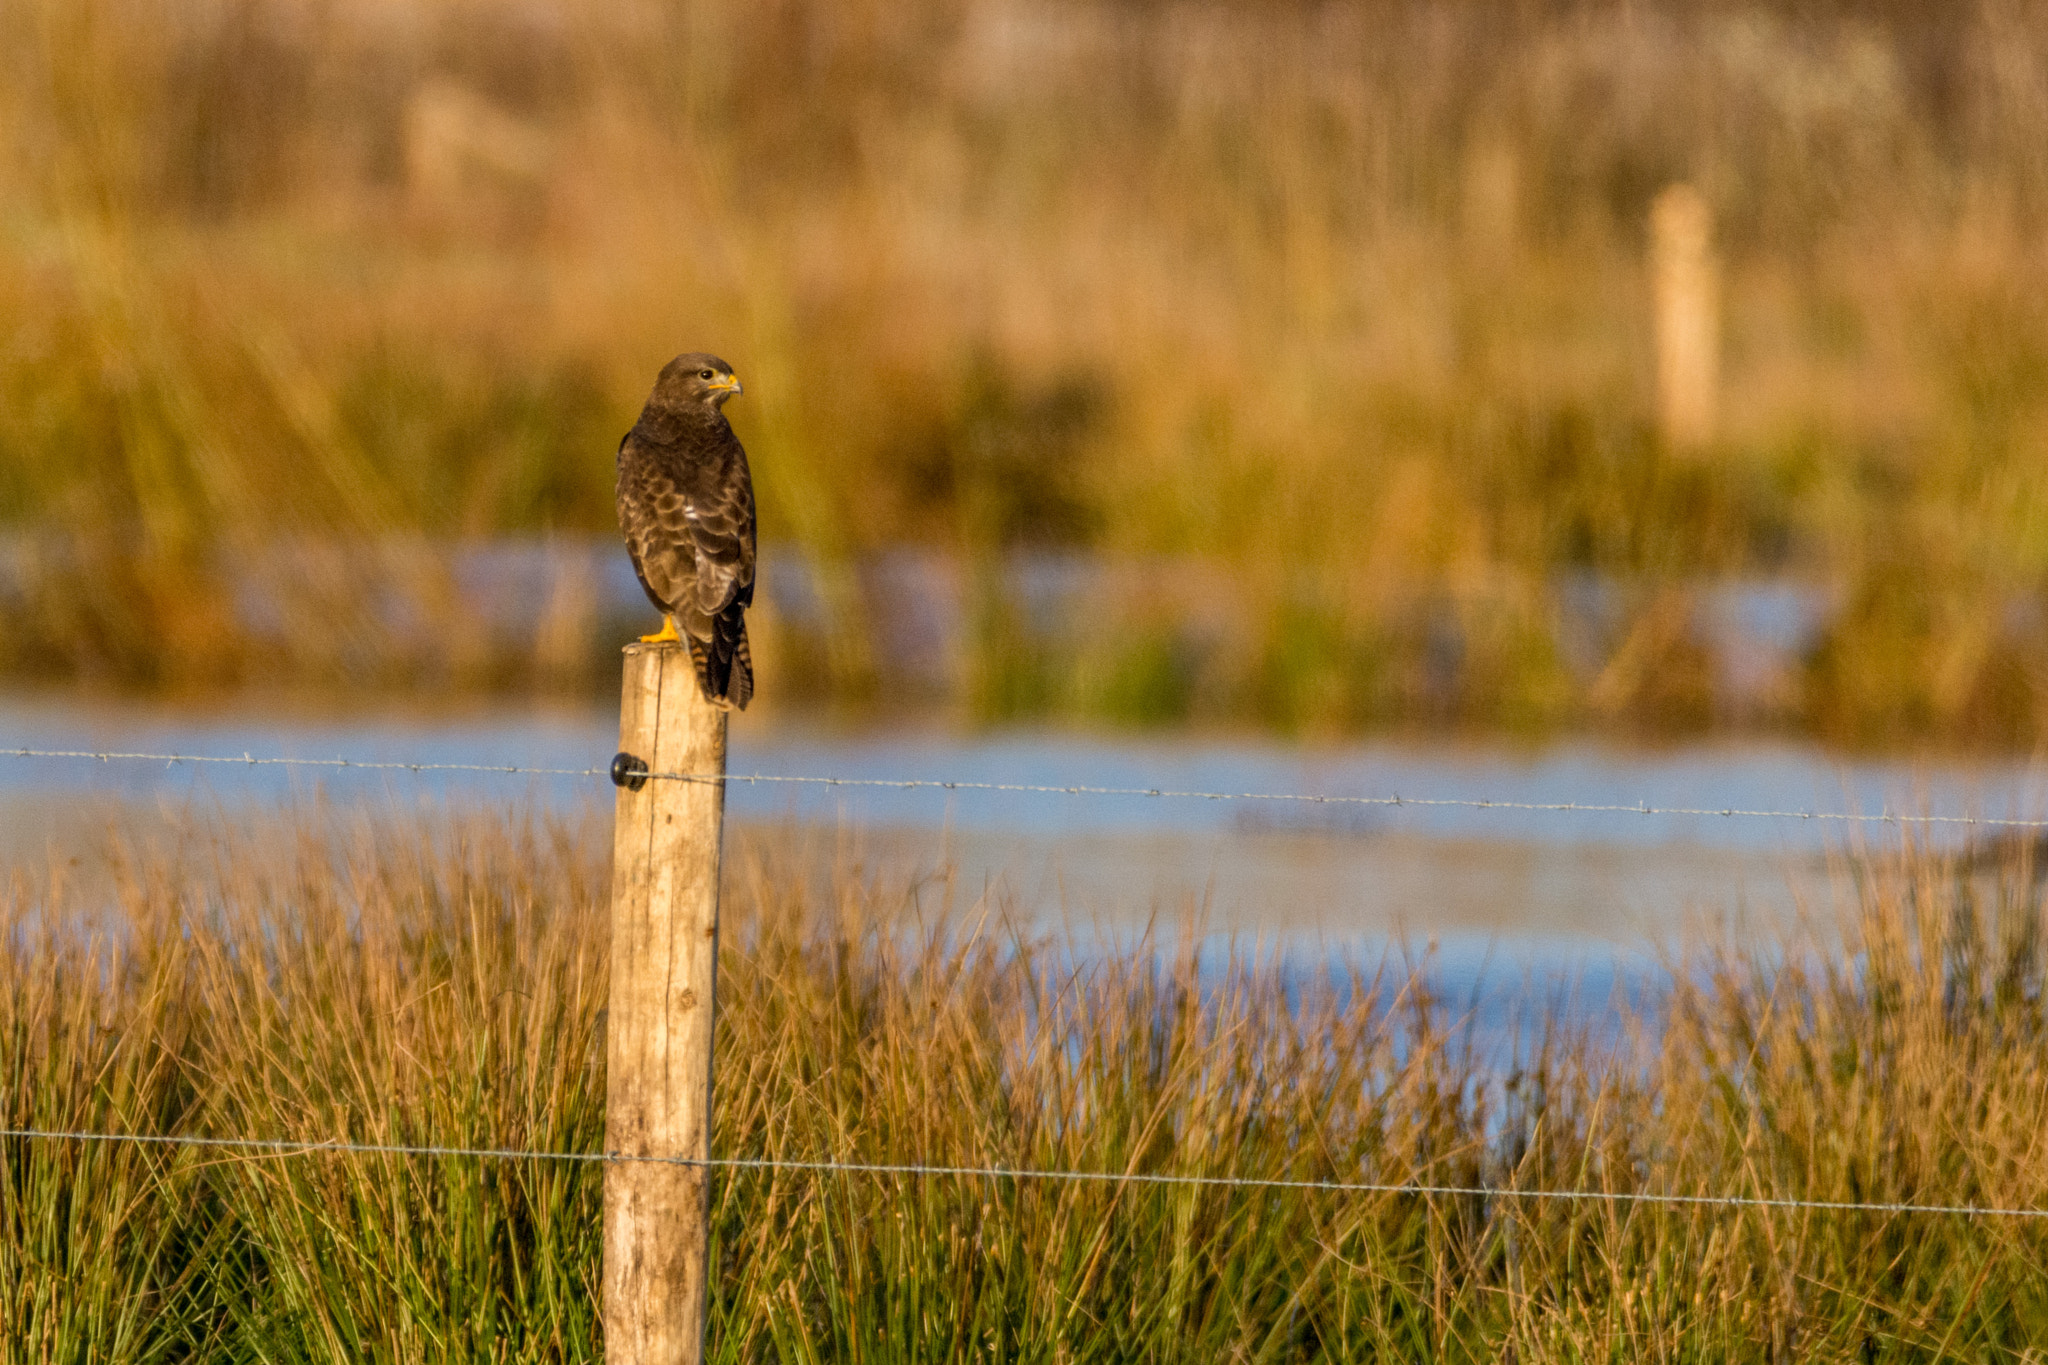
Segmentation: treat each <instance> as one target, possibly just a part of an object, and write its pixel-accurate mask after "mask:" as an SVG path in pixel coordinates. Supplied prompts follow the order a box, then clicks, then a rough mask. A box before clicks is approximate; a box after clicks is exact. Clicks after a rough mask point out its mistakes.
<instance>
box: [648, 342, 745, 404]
mask: <svg viewBox="0 0 2048 1365" xmlns="http://www.w3.org/2000/svg"><path fill="white" fill-rule="evenodd" d="M741 391H742V390H741V389H740V381H739V380H738V379H737V378H736V377H734V375H733V372H732V366H730V365H728V364H726V363H725V362H724V361H723V360H720V359H719V358H718V357H717V356H715V355H705V354H704V353H703V352H701V351H698V352H692V353H691V354H689V355H679V356H677V357H676V358H675V359H674V360H671V361H669V363H668V364H666V365H664V366H662V367H661V378H659V379H657V380H655V381H654V396H653V397H652V398H651V399H649V400H648V405H649V406H650V407H654V406H659V407H665V408H677V409H690V408H709V409H710V410H711V411H713V412H716V411H717V410H718V409H719V408H720V407H722V406H724V404H725V400H726V399H728V398H730V397H732V396H733V395H734V394H736V393H739V392H741Z"/></svg>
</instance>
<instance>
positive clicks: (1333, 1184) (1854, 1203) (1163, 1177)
mask: <svg viewBox="0 0 2048 1365" xmlns="http://www.w3.org/2000/svg"><path fill="white" fill-rule="evenodd" d="M0 1138H23V1139H29V1140H37V1141H50V1142H127V1143H137V1144H143V1145H151V1146H180V1147H202V1148H205V1147H210V1148H225V1149H229V1150H239V1151H262V1152H270V1153H274V1154H277V1155H282V1156H319V1155H322V1154H324V1153H333V1154H354V1155H362V1156H424V1157H470V1158H477V1159H481V1160H487V1161H569V1162H580V1163H606V1164H612V1163H646V1164H651V1165H661V1166H692V1167H697V1168H700V1169H703V1170H711V1171H787V1172H793V1173H800V1174H820V1175H868V1176H907V1177H913V1178H933V1177H961V1178H968V1179H979V1180H1052V1181H1066V1182H1070V1183H1087V1184H1110V1185H1169V1186H1178V1187H1183V1188H1186V1187H1194V1188H1208V1189H1252V1190H1288V1191H1300V1192H1305V1193H1318V1194H1396V1195H1398V1194H1405V1195H1423V1196H1431V1197H1440V1198H1482V1199H1516V1200H1530V1201H1544V1200H1548V1201H1552V1202H1560V1201H1584V1202H1589V1203H1597V1202H1603V1201H1604V1202H1611V1203H1625V1204H1656V1205H1675V1206H1682V1207H1695V1208H1755V1209H1783V1210H1794V1211H1819V1212H1832V1213H1884V1214H1950V1215H1961V1216H1966V1217H1974V1218H2048V1208H2039V1209H2028V1208H2011V1207H2001V1206H1997V1205H1980V1204H1906V1203H1880V1202H1870V1201H1861V1200H1845V1199H1779V1198H1766V1197H1763V1196H1760V1195H1740V1194H1666V1193H1661V1192H1658V1191H1654V1190H1541V1189H1521V1188H1517V1187H1514V1186H1486V1185H1423V1184H1415V1183H1401V1184H1393V1183H1382V1182H1371V1181H1357V1180H1285V1179H1278V1178H1273V1177H1265V1176H1234V1175H1174V1174H1171V1173H1165V1172H1118V1171H1057V1170H1037V1169H1033V1168H1031V1167H1022V1166H942V1165H927V1164H922V1163H884V1162H865V1161H794V1160H783V1159H780V1158H770V1157H670V1156H638V1155H631V1154H628V1153H624V1152H539V1151H520V1150H517V1149H513V1148H504V1147H432V1146H407V1145H402V1144H398V1143H381V1142H342V1141H338V1140H336V1141H311V1142H308V1141H300V1140H295V1139H290V1138H222V1137H199V1136H185V1135H181V1134H171V1133H90V1132H71V1131H64V1130H58V1129H41V1128H0Z"/></svg>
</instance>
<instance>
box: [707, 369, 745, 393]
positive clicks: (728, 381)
mask: <svg viewBox="0 0 2048 1365" xmlns="http://www.w3.org/2000/svg"><path fill="white" fill-rule="evenodd" d="M711 391H712V392H713V393H716V394H721V395H723V396H724V397H727V398H732V397H735V396H736V395H739V394H742V393H745V392H746V390H745V389H743V388H741V387H740V379H739V376H738V375H735V374H722V375H720V376H719V377H718V378H716V379H714V380H712V381H711Z"/></svg>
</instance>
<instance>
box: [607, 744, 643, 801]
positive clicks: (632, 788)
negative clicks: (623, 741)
mask: <svg viewBox="0 0 2048 1365" xmlns="http://www.w3.org/2000/svg"><path fill="white" fill-rule="evenodd" d="M612 785H613V786H614V787H624V788H625V789H626V790H627V791H629V792H636V791H639V790H640V789H641V788H642V787H644V786H646V785H647V760H646V759H644V758H635V757H634V756H633V755H631V754H629V753H625V752H620V753H616V754H613V755H612Z"/></svg>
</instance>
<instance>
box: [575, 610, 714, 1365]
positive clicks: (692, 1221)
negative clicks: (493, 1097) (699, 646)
mask: <svg viewBox="0 0 2048 1365" xmlns="http://www.w3.org/2000/svg"><path fill="white" fill-rule="evenodd" d="M619 750H620V752H619V756H618V758H617V759H616V760H615V761H614V762H613V764H612V780H613V781H614V782H616V783H618V787H619V792H618V808H617V810H618V813H617V826H616V832H615V834H614V844H613V849H614V862H613V869H612V956H611V1002H610V1007H609V1012H608V1014H607V1016H606V1022H605V1034H606V1066H607V1074H606V1089H605V1150H606V1151H607V1152H612V1153H617V1154H619V1155H622V1156H652V1157H674V1156H680V1157H688V1158H695V1159H698V1160H703V1159H705V1158H708V1157H709V1156H710V1155H711V1038H712V1023H713V1014H714V1007H715V1001H716V997H717V981H718V863H719V842H720V838H721V835H722V830H723V824H724V816H725V786H724V784H723V783H721V782H677V781H673V780H670V781H663V780H660V779H656V780H652V781H650V780H647V779H645V778H643V777H641V776H640V775H639V774H642V773H646V772H649V771H652V772H657V773H664V772H682V773H701V774H704V775H706V776H714V777H723V776H724V775H725V712H723V711H721V710H719V709H717V708H716V707H714V706H712V705H711V703H709V702H707V701H705V700H704V697H703V695H702V693H700V692H699V691H698V690H697V677H696V672H695V670H694V669H693V668H692V667H691V665H690V656H689V652H688V651H687V650H685V649H683V648H682V647H680V646H678V645H670V644H662V645H644V644H643V645H629V646H627V648H626V662H625V686H624V693H623V696H622V698H621V702H620V707H619ZM710 1231H711V1229H710V1174H709V1172H708V1171H707V1170H706V1169H705V1168H704V1167H702V1166H677V1165H670V1164H667V1163H658V1162H639V1161H615V1162H612V1163H610V1164H609V1165H607V1166H606V1167H605V1173H604V1338H605V1359H606V1360H607V1361H609V1362H611V1365H699V1362H700V1361H701V1360H702V1359H703V1355H704V1317H705V1309H706V1305H707V1303H708V1301H709V1280H708V1276H709V1268H708V1262H709V1252H710Z"/></svg>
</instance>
